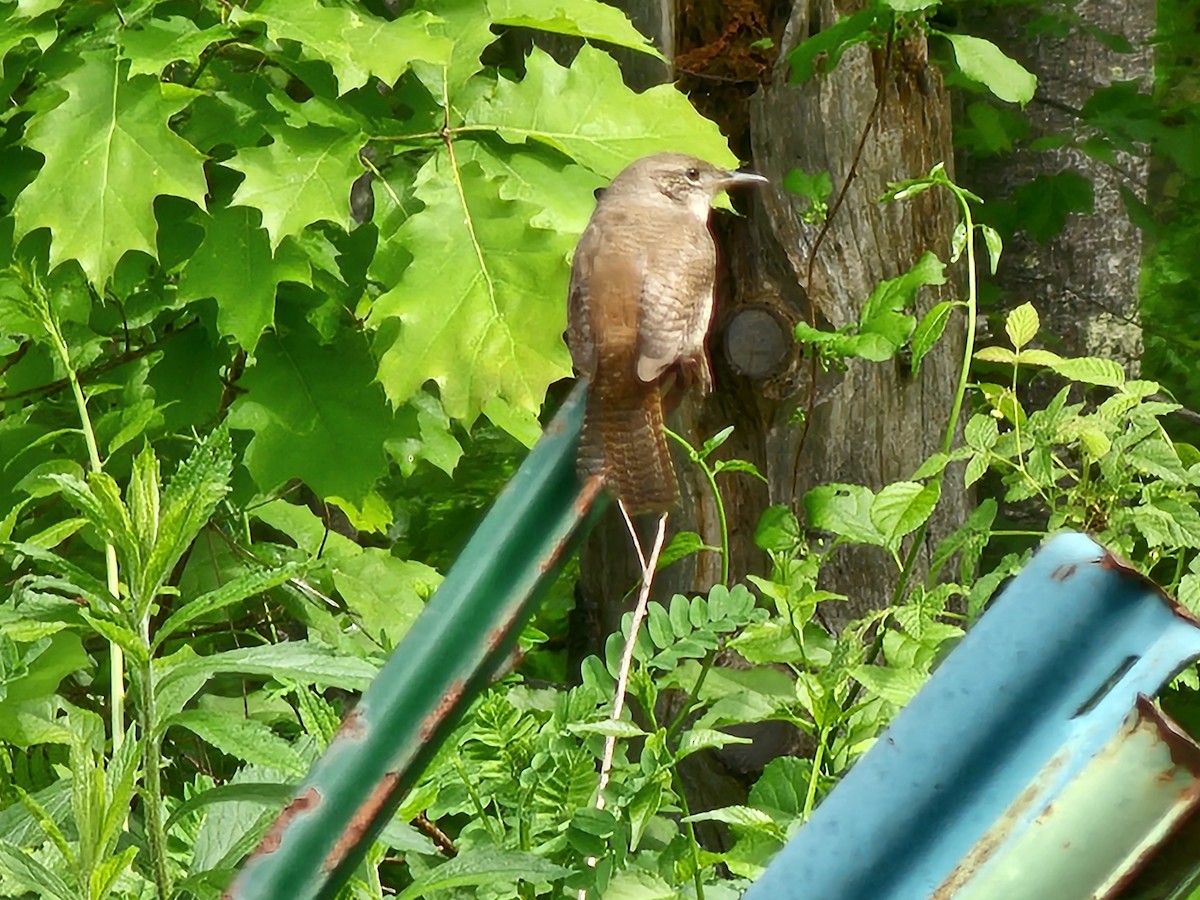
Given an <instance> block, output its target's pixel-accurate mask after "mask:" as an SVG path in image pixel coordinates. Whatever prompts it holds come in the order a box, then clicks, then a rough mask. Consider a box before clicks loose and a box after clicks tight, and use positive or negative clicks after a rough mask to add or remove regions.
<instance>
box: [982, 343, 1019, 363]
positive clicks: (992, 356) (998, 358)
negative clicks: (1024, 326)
mask: <svg viewBox="0 0 1200 900" xmlns="http://www.w3.org/2000/svg"><path fill="white" fill-rule="evenodd" d="M975 359H977V360H979V361H980V362H992V363H1000V364H1001V365H1004V366H1011V365H1013V364H1014V363H1015V362H1016V361H1017V354H1016V353H1014V352H1013V351H1012V350H1009V349H1008V348H1007V347H999V346H997V347H984V348H983V349H981V350H976V351H975Z"/></svg>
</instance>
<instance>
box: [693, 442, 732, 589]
mask: <svg viewBox="0 0 1200 900" xmlns="http://www.w3.org/2000/svg"><path fill="white" fill-rule="evenodd" d="M700 468H701V469H702V470H703V471H704V477H705V478H706V479H707V480H708V486H709V488H710V489H711V490H712V495H713V504H714V505H715V506H716V508H717V527H718V528H720V530H721V584H723V585H725V586H726V587H728V586H729V523H728V521H727V520H726V518H725V501H723V500H722V499H721V492H720V491H719V490H717V476H716V475H715V474H714V473H713V470H712V468H711V467H710V466H709V465H708V462H707V461H706V460H701V461H700Z"/></svg>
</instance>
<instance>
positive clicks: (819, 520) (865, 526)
mask: <svg viewBox="0 0 1200 900" xmlns="http://www.w3.org/2000/svg"><path fill="white" fill-rule="evenodd" d="M874 500H875V494H874V493H872V491H871V489H870V488H868V487H864V486H862V485H860V484H823V485H820V486H819V487H815V488H813V489H812V490H811V491H809V492H808V493H807V494H805V495H804V511H805V514H806V515H807V516H808V523H809V525H811V526H812V527H813V528H819V529H821V530H822V531H829V532H832V533H833V534H835V535H838V536H839V537H844V538H846V539H847V540H849V541H852V542H854V543H857V544H873V545H875V546H877V547H883V546H886V544H885V538H884V536H883V535H882V534H880V533H879V529H878V528H876V527H875V524H874V523H873V522H872V521H871V504H872V503H873V502H874Z"/></svg>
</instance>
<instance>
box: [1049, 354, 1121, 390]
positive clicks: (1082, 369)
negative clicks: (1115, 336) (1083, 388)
mask: <svg viewBox="0 0 1200 900" xmlns="http://www.w3.org/2000/svg"><path fill="white" fill-rule="evenodd" d="M1050 368H1051V369H1053V370H1054V371H1055V372H1057V373H1058V374H1059V375H1061V376H1062V377H1063V378H1069V379H1071V380H1072V381H1082V382H1083V383H1084V384H1098V385H1101V386H1103V387H1120V386H1121V385H1122V384H1124V383H1125V370H1124V369H1123V368H1121V364H1120V363H1118V362H1115V361H1114V360H1111V359H1101V358H1100V357H1097V356H1081V357H1077V358H1074V359H1064V360H1062V361H1060V362H1057V363H1054V364H1052V365H1050Z"/></svg>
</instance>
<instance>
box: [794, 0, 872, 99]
mask: <svg viewBox="0 0 1200 900" xmlns="http://www.w3.org/2000/svg"><path fill="white" fill-rule="evenodd" d="M890 24H891V14H890V12H889V11H887V10H885V9H880V8H878V7H874V6H869V7H867V8H866V9H861V10H859V11H858V12H856V13H855V14H854V15H852V16H843V17H842V18H841V19H839V20H838V21H837V22H835V23H834V24H833V25H830V26H829V27H828V28H823V29H822V30H820V31H818V32H817V33H816V34H814V35H812V36H811V37H809V38H807V39H805V40H804V41H802V42H801V43H800V45H799V46H798V47H796V49H795V50H793V51H792V52H791V53H790V54H789V55H788V63H789V64H790V65H791V67H792V78H791V80H792V81H793V82H794V83H797V84H803V83H804V82H805V81H808V79H810V78H812V77H813V75H816V74H819V73H823V72H830V71H832V70H833V68H834V67H835V66H837V64H838V61H839V60H841V58H842V54H844V53H845V52H846V51H847V50H849V49H850V48H851V47H853V46H854V45H855V44H861V43H863V42H864V41H872V40H878V39H880V38H881V37H882V35H883V34H885V33H886V31H887V29H888V28H889V27H890Z"/></svg>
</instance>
